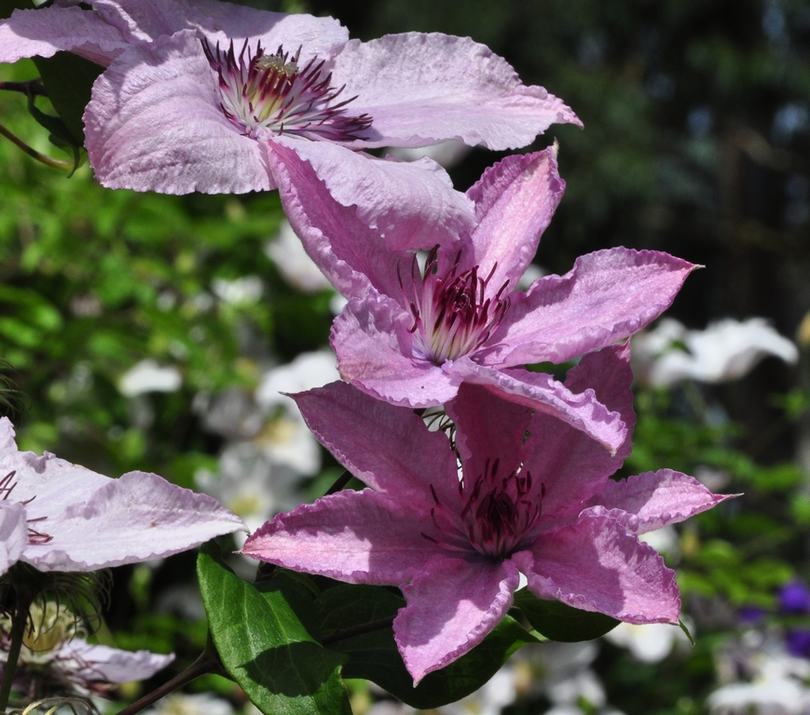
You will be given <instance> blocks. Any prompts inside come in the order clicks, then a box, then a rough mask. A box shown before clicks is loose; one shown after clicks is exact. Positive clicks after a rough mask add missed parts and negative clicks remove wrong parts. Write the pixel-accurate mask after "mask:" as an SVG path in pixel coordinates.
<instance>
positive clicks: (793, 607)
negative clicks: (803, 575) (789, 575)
mask: <svg viewBox="0 0 810 715" xmlns="http://www.w3.org/2000/svg"><path fill="white" fill-rule="evenodd" d="M779 608H780V610H782V611H784V612H786V613H810V589H808V588H807V586H806V585H805V584H804V583H802V582H801V581H791V582H790V583H786V584H785V585H784V586H782V587H781V588H780V589H779Z"/></svg>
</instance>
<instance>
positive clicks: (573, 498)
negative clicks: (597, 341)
mask: <svg viewBox="0 0 810 715" xmlns="http://www.w3.org/2000/svg"><path fill="white" fill-rule="evenodd" d="M632 380H633V374H632V371H631V370H630V364H629V349H628V347H627V346H626V345H622V346H616V347H610V348H603V349H602V350H600V351H599V352H596V353H590V354H588V355H586V356H585V357H583V358H582V360H581V361H580V362H579V364H578V365H576V366H575V367H574V368H572V369H571V370H570V371H569V373H568V377H567V379H566V382H565V386H566V387H568V388H573V389H574V390H584V389H585V386H586V385H587V386H590V387H592V388H593V390H594V391H595V393H596V399H598V400H599V401H600V402H601V403H602V404H604V405H605V406H606V408H607V409H608V410H614V412H613V414H615V413H616V412H618V413H619V414H620V415H621V417H622V418H623V419H624V420H625V421H626V422H625V424H627V423H629V426H630V427H632V425H633V423H634V422H635V414H634V413H633V407H632V403H633V393H632V391H631V389H630V387H631V383H632ZM527 431H528V437H527V438H526V440H525V443H524V452H525V457H524V465H525V469H526V470H527V471H528V472H530V473H531V475H532V478H533V481H534V483H535V485H536V487H537V486H539V485H542V488H543V492H544V494H543V517H544V521H545V522H546V523H550V522H549V520H555V521H556V520H563V521H565V520H566V518H568V519H570V518H571V516H572V514H573V515H574V516H576V514H578V513H579V511H580V510H581V509H582V504H583V502H584V501H586V500H588V499H590V498H591V497H592V496H593V494H594V492H596V491H597V490H598V489H599V488H600V486H601V484H602V483H603V482H606V481H610V475H611V474H613V473H614V472H615V471H616V470H617V469H618V468H619V467H621V465H622V461H623V460H624V459H625V458H626V457H627V455H628V454H629V453H630V447H631V440H630V436H631V433H630V429H628V430H627V437H626V439H625V441H624V442H623V443H622V445H621V446H620V447H619V449H618V452H617V453H616V454H615V455H613V456H611V454H610V453H609V452H608V451H607V450H605V449H604V447H603V446H602V445H600V444H599V443H598V442H596V441H594V440H593V439H592V438H591V437H590V436H588V435H587V434H586V433H585V432H583V431H581V430H578V429H575V428H574V427H573V426H571V425H569V424H566V423H564V422H563V421H562V420H560V419H558V418H556V417H554V416H553V415H547V414H542V413H539V412H538V413H536V414H535V416H534V419H533V420H532V422H531V424H530V425H529V426H528V430H527Z"/></svg>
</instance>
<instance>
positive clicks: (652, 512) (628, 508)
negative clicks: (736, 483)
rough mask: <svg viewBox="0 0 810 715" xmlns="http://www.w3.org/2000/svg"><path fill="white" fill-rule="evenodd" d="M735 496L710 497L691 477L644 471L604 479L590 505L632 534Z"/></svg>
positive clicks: (673, 472) (682, 517) (700, 510)
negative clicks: (624, 477)
mask: <svg viewBox="0 0 810 715" xmlns="http://www.w3.org/2000/svg"><path fill="white" fill-rule="evenodd" d="M734 496H739V495H738V494H712V492H710V491H709V490H708V489H706V487H704V486H703V485H702V484H701V483H700V482H699V481H698V480H697V479H695V478H694V477H690V476H687V475H686V474H682V473H681V472H675V471H673V470H671V469H661V470H659V471H657V472H645V473H644V474H637V475H636V476H634V477H630V478H628V479H623V480H622V481H619V482H617V481H613V480H606V481H604V482H603V483H602V484H601V485H600V489H599V491H598V492H597V493H596V494H595V495H594V497H593V499H592V501H591V503H592V504H595V505H596V506H594V507H592V508H591V509H590V511H591V512H593V513H595V514H602V515H607V516H610V517H612V518H614V519H616V520H618V521H620V522H621V523H622V524H624V526H625V528H626V529H628V530H629V531H632V532H633V533H635V534H644V533H646V532H648V531H655V530H656V529H660V528H661V527H663V526H666V525H667V524H677V523H678V522H680V521H685V520H686V519H688V518H689V517H691V516H694V515H695V514H700V513H701V512H703V511H708V510H709V509H711V508H712V507H713V506H716V505H717V504H719V503H720V502H722V501H725V500H726V499H731V498H732V497H734Z"/></svg>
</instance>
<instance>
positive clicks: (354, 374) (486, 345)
mask: <svg viewBox="0 0 810 715" xmlns="http://www.w3.org/2000/svg"><path fill="white" fill-rule="evenodd" d="M273 161H274V162H275V164H276V173H277V176H279V177H283V178H281V181H280V192H281V197H282V202H283V204H284V208H285V210H286V212H287V215H288V217H289V219H290V223H291V224H292V226H293V228H294V229H295V231H296V233H297V234H298V235H299V237H300V238H301V240H302V241H303V243H304V246H305V247H306V249H307V252H308V253H309V254H310V256H311V257H312V258H313V260H315V262H316V263H317V264H318V266H319V267H320V268H321V270H322V271H323V272H324V273H325V274H326V276H327V277H328V278H329V280H330V281H331V282H332V283H333V285H334V286H335V287H336V288H337V290H339V291H340V292H341V293H342V294H343V295H345V296H346V297H347V298H348V299H349V303H348V305H347V307H346V308H345V309H344V311H343V313H342V314H341V315H340V316H339V317H338V318H337V319H336V321H335V324H334V327H333V330H332V339H331V342H332V347H333V348H334V350H335V352H336V353H337V357H338V369H339V370H340V372H341V375H342V376H343V378H344V379H346V380H348V381H349V382H351V383H352V384H354V385H355V386H357V387H359V388H360V389H362V390H363V391H365V392H367V393H368V394H370V395H373V396H374V397H376V398H378V399H382V400H385V401H387V402H391V403H394V404H398V405H407V406H410V407H429V406H435V405H441V404H444V403H446V402H448V401H449V400H451V399H453V397H454V396H455V395H456V393H457V391H458V389H459V385H460V384H461V383H462V382H474V383H477V384H481V385H484V386H486V387H487V388H488V389H490V390H493V391H496V392H498V393H500V394H502V395H508V396H509V399H511V400H513V401H515V402H519V403H521V404H525V405H529V406H531V407H533V408H535V409H538V410H542V411H548V412H554V413H555V414H558V415H560V416H563V417H564V419H566V420H568V421H569V422H570V423H571V424H574V425H578V426H579V428H580V429H584V430H586V431H587V432H588V433H589V434H590V435H592V436H593V437H594V438H596V439H598V440H599V441H600V442H601V443H602V444H604V445H605V446H607V447H608V448H610V449H615V448H616V447H617V445H618V444H620V443H621V442H622V440H623V439H624V437H625V431H624V426H623V425H622V423H621V420H620V419H619V418H618V415H616V414H610V413H609V412H608V411H606V410H605V409H604V407H603V406H601V405H599V404H598V403H596V402H595V401H594V399H593V393H592V391H590V392H589V391H587V390H585V391H584V392H583V393H582V394H572V393H571V391H570V390H568V389H566V388H565V387H564V386H563V385H562V384H561V383H559V382H557V381H555V380H554V379H552V377H551V376H550V375H546V374H543V373H535V372H529V371H527V370H523V369H522V367H523V366H524V365H526V364H531V363H539V362H544V361H550V362H556V363H563V362H566V361H567V360H571V359H573V358H575V357H577V356H579V355H582V354H583V353H587V352H590V351H593V350H598V349H600V348H602V347H605V346H607V345H611V344H614V343H616V342H618V341H621V340H624V339H625V338H627V337H628V336H630V335H631V334H633V333H634V332H636V331H637V330H640V329H641V328H642V327H643V326H644V325H646V324H647V323H648V322H649V321H651V320H653V319H654V318H655V317H657V316H658V315H659V314H660V313H661V312H662V311H664V310H665V309H666V308H667V307H668V306H669V305H670V303H671V302H672V300H673V298H674V297H675V294H676V293H677V292H678V290H679V289H680V287H681V285H682V284H683V281H684V280H685V278H686V276H687V275H688V274H689V272H690V271H691V270H692V269H693V268H694V266H693V265H692V264H690V263H688V262H686V261H682V260H680V259H678V258H673V257H672V256H669V255H667V254H665V253H659V252H655V251H634V250H629V249H625V248H614V249H610V250H606V251H597V252H595V253H591V254H588V255H586V256H583V257H581V258H580V259H578V260H577V262H576V264H575V266H574V268H573V270H571V271H570V272H569V273H568V274H566V275H564V276H557V275H549V276H545V277H543V278H540V279H539V280H537V281H535V282H534V283H533V284H532V286H531V287H530V288H529V290H528V291H526V292H522V291H519V290H518V289H517V283H518V280H519V279H520V277H521V275H522V274H523V272H524V271H525V270H526V267H527V266H528V265H529V264H530V262H531V260H532V257H533V256H534V254H535V251H536V249H537V246H538V243H539V241H540V236H541V235H542V233H543V231H544V230H545V229H546V227H547V226H548V225H549V223H550V221H551V217H552V215H553V213H554V209H555V208H556V206H557V203H558V202H559V201H560V199H561V197H562V193H563V189H564V187H565V184H564V182H563V181H562V179H560V177H559V175H558V173H557V162H556V158H555V151H554V150H553V149H547V150H545V151H541V152H537V153H534V154H528V155H522V156H510V157H508V158H507V159H505V160H503V161H502V162H500V163H498V164H496V165H495V166H493V167H491V168H490V169H488V170H487V171H486V172H484V175H483V176H482V177H481V179H480V181H479V182H478V183H477V184H475V186H473V187H472V188H471V189H470V190H469V191H468V192H467V196H468V197H469V199H470V200H471V201H472V202H473V203H474V205H475V217H476V226H475V227H474V228H473V230H472V231H471V232H466V231H464V232H460V233H458V234H457V235H456V236H455V237H454V238H455V240H453V241H452V242H444V243H443V242H442V238H443V237H442V236H441V234H435V233H432V232H426V233H424V234H422V235H420V236H419V237H418V239H419V240H418V242H417V243H416V244H415V245H414V246H413V247H414V248H425V249H430V253H429V255H428V258H427V265H426V266H425V268H424V270H420V268H419V265H418V264H417V259H416V256H415V255H414V254H413V253H411V252H408V251H406V250H399V249H401V247H398V246H391V245H389V246H387V247H386V246H385V245H383V242H382V241H380V240H379V235H378V234H377V233H376V232H374V231H372V230H370V229H369V228H368V227H367V226H365V225H364V224H363V222H362V221H360V220H358V218H357V216H356V215H355V214H354V211H352V210H351V209H347V208H345V207H343V206H341V205H340V204H339V203H338V202H337V201H335V200H334V199H333V198H332V197H331V196H330V193H329V191H328V190H327V189H326V187H325V186H324V185H323V183H322V182H320V181H319V180H318V177H317V175H316V173H315V172H314V171H313V170H312V167H311V166H309V164H307V163H306V162H303V161H301V160H300V159H299V158H298V157H296V156H295V155H294V154H293V153H292V152H290V151H287V152H286V155H283V154H282V153H281V152H279V153H278V157H277V158H274V159H273Z"/></svg>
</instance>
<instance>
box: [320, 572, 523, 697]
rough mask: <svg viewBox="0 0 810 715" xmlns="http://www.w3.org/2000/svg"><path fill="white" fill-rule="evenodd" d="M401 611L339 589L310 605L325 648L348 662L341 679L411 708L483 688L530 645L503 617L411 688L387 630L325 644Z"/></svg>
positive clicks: (377, 597)
mask: <svg viewBox="0 0 810 715" xmlns="http://www.w3.org/2000/svg"><path fill="white" fill-rule="evenodd" d="M404 605H405V601H404V600H403V599H402V597H401V596H399V595H398V594H396V593H393V592H392V591H390V590H388V589H385V588H381V587H378V586H349V585H340V586H336V587H335V588H330V589H327V590H326V591H324V592H323V594H321V596H320V597H319V598H318V599H317V601H316V606H317V607H318V609H319V611H320V614H321V628H322V631H323V632H324V640H325V641H327V642H329V647H330V648H334V649H335V650H337V651H339V652H340V653H345V654H346V655H348V656H349V661H348V662H347V663H346V665H344V666H343V676H344V677H346V678H366V679H368V680H371V681H373V682H375V683H376V684H377V685H379V686H380V687H382V688H384V689H385V690H387V691H388V692H389V693H391V694H392V695H394V696H395V697H397V698H399V699H400V700H402V701H403V702H404V703H407V704H408V705H411V706H412V707H415V708H420V709H423V710H424V709H430V708H436V707H440V706H442V705H446V704H447V703H452V702H455V701H456V700H459V699H460V698H463V697H464V696H466V695H469V694H470V693H472V692H473V691H475V690H477V689H478V688H480V687H481V686H482V685H483V684H484V683H486V682H487V681H488V680H489V679H490V678H491V677H492V676H493V675H494V674H495V673H496V672H497V671H498V669H500V667H501V666H502V665H503V664H504V663H505V662H506V661H507V659H508V658H509V656H511V655H512V653H514V652H515V651H516V650H518V649H519V648H520V647H521V646H523V645H525V644H526V643H530V642H534V641H536V638H534V636H532V635H531V634H530V633H529V632H528V631H526V630H525V629H524V628H523V627H522V626H520V624H519V623H518V622H517V621H515V620H514V619H513V618H511V617H509V616H507V617H506V618H504V619H503V620H502V621H501V623H500V624H498V626H497V627H496V628H495V630H494V631H493V632H492V633H490V634H489V635H488V636H487V637H486V638H485V639H484V641H483V642H482V643H481V644H480V645H478V646H477V647H475V648H473V650H471V651H470V652H469V653H467V655H465V656H463V657H462V658H459V659H458V660H456V661H455V662H453V663H451V664H450V665H448V666H447V667H446V668H443V669H442V670H439V671H436V672H433V673H430V674H429V675H427V676H425V678H424V679H423V680H422V681H421V682H420V683H419V685H418V686H416V687H414V686H413V677H412V676H411V674H410V673H408V671H407V670H406V669H405V664H404V663H403V661H402V656H401V655H400V654H399V650H397V646H396V642H395V641H394V633H393V629H392V627H391V626H390V625H389V626H387V627H381V628H379V629H377V630H374V631H371V632H368V633H364V634H362V635H354V636H350V637H347V638H344V639H341V640H334V641H332V640H331V639H332V638H335V636H337V635H339V632H340V631H342V630H344V629H350V628H356V627H358V626H361V625H362V624H365V623H370V622H374V621H379V620H381V619H385V618H393V617H394V616H395V615H396V612H397V611H398V610H399V609H400V608H402V607H403V606H404Z"/></svg>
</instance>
